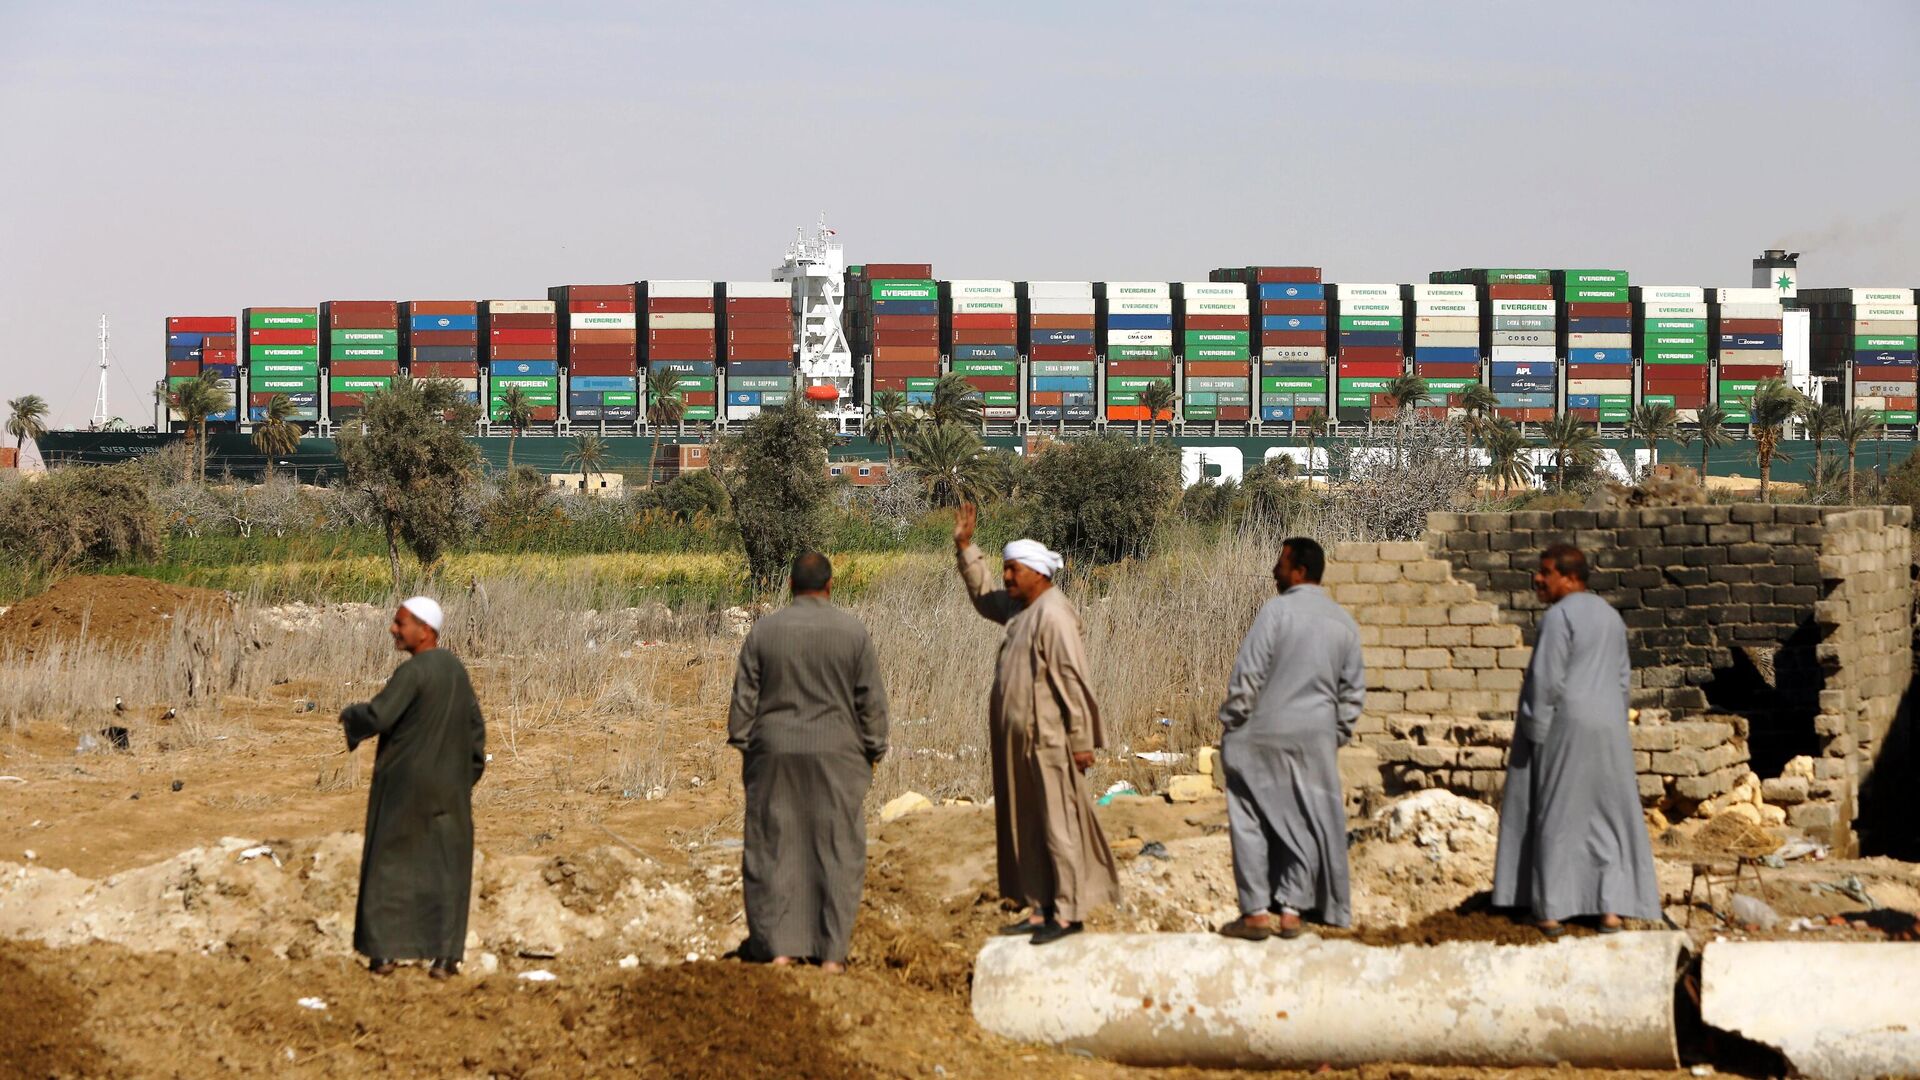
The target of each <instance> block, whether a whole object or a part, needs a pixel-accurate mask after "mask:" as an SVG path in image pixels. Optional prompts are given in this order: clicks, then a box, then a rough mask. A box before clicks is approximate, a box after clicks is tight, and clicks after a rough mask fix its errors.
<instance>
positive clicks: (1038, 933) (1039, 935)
mask: <svg viewBox="0 0 1920 1080" xmlns="http://www.w3.org/2000/svg"><path fill="white" fill-rule="evenodd" d="M1080 930H1081V924H1079V923H1068V924H1067V925H1065V926H1061V925H1060V924H1059V923H1057V922H1049V923H1047V924H1046V925H1045V926H1042V927H1041V928H1040V929H1038V930H1035V931H1034V932H1033V937H1031V938H1029V939H1028V944H1030V945H1051V944H1053V943H1054V942H1056V941H1059V940H1060V939H1061V938H1063V937H1072V936H1073V935H1075V934H1077V933H1079V932H1080Z"/></svg>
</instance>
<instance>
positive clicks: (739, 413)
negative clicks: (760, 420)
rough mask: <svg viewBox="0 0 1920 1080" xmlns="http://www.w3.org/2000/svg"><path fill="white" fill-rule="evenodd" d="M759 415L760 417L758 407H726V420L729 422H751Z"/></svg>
mask: <svg viewBox="0 0 1920 1080" xmlns="http://www.w3.org/2000/svg"><path fill="white" fill-rule="evenodd" d="M759 415H760V406H758V405H729V406H727V419H729V420H751V419H753V418H754V417H756V416H759Z"/></svg>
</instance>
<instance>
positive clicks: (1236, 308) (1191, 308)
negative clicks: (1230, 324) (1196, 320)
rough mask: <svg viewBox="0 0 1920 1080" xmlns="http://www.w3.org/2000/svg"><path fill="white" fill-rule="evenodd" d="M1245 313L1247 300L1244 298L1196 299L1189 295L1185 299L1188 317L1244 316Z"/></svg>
mask: <svg viewBox="0 0 1920 1080" xmlns="http://www.w3.org/2000/svg"><path fill="white" fill-rule="evenodd" d="M1246 313H1247V298H1246V297H1244V296H1243V297H1240V298H1239V299H1237V300H1224V299H1218V298H1215V297H1198V298H1196V297H1194V296H1191V295H1189V296H1188V297H1187V314H1189V315H1245V314H1246Z"/></svg>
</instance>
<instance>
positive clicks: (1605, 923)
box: [1600, 913, 1626, 933]
mask: <svg viewBox="0 0 1920 1080" xmlns="http://www.w3.org/2000/svg"><path fill="white" fill-rule="evenodd" d="M1624 925H1626V924H1625V923H1624V922H1622V921H1621V919H1620V916H1618V915H1614V914H1611V913H1609V914H1606V915H1602V916H1600V929H1601V930H1603V931H1606V932H1608V933H1612V932H1613V931H1615V930H1618V929H1620V928H1621V927H1622V926H1624Z"/></svg>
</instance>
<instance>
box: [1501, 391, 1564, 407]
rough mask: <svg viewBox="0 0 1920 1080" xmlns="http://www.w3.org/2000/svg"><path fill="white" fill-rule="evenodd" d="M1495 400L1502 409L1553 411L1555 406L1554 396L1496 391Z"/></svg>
mask: <svg viewBox="0 0 1920 1080" xmlns="http://www.w3.org/2000/svg"><path fill="white" fill-rule="evenodd" d="M1493 399H1494V400H1495V401H1496V402H1498V403H1499V404H1500V405H1501V407H1503V408H1508V409H1551V408H1553V404H1554V403H1553V395H1552V394H1536V393H1524V392H1508V391H1498V390H1496V391H1495V392H1494V395H1493Z"/></svg>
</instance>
